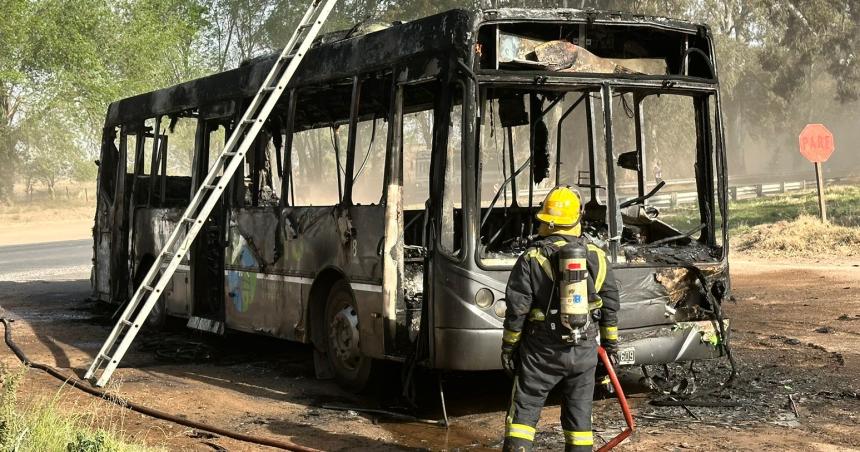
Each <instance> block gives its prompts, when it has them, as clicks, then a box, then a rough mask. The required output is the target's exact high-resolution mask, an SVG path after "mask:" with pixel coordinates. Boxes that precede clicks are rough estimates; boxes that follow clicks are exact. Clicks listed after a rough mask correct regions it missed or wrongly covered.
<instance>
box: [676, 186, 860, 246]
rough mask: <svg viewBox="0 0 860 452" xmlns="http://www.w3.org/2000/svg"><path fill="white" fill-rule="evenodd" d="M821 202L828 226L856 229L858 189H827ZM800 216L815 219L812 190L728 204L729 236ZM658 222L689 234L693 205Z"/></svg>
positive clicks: (859, 209) (859, 211) (694, 212)
mask: <svg viewBox="0 0 860 452" xmlns="http://www.w3.org/2000/svg"><path fill="white" fill-rule="evenodd" d="M824 199H825V202H826V203H827V218H828V220H829V221H830V223H832V224H834V225H838V226H847V227H860V186H853V185H841V186H833V187H830V188H828V189H827V191H826V192H825V195H824ZM804 215H807V216H818V195H817V194H816V192H815V190H806V191H799V192H791V193H786V194H784V195H778V196H766V197H762V198H755V199H744V200H741V201H734V202H729V233H730V234H731V235H733V236H735V235H737V234H741V233H744V232H748V231H749V230H750V228H752V227H753V226H757V225H760V224H771V223H776V222H779V221H787V220H796V219H798V218H800V217H801V216H804ZM660 218H661V219H662V220H663V221H666V222H667V223H669V224H671V225H673V226H676V227H678V229H681V230H689V229H691V228H693V227H694V226H696V225H697V224H698V221H699V210H698V207H697V206H694V205H691V206H683V207H680V208H676V209H673V210H671V211H668V209H666V210H665V211H664V213H662V214H661V215H660Z"/></svg>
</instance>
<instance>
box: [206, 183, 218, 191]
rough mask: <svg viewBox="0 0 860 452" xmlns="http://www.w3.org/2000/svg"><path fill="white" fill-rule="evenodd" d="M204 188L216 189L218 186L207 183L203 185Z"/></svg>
mask: <svg viewBox="0 0 860 452" xmlns="http://www.w3.org/2000/svg"><path fill="white" fill-rule="evenodd" d="M203 188H208V189H209V190H214V189H216V188H218V186H217V185H209V184H205V185H203Z"/></svg>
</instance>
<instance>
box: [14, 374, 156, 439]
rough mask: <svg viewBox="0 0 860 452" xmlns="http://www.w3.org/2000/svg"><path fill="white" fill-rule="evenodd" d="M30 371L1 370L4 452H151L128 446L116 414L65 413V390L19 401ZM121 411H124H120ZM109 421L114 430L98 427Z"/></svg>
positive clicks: (89, 411) (96, 410)
mask: <svg viewBox="0 0 860 452" xmlns="http://www.w3.org/2000/svg"><path fill="white" fill-rule="evenodd" d="M25 373H26V368H22V369H21V370H19V371H10V370H9V369H6V368H2V369H0V385H2V389H0V450H3V451H21V452H25V451H34V452H148V451H155V450H161V449H153V448H149V447H147V446H142V445H136V444H131V443H129V442H126V441H125V440H124V439H123V438H122V437H121V434H120V433H119V427H120V424H118V423H117V422H116V420H115V419H116V418H115V417H110V416H112V415H115V414H116V413H112V412H107V413H104V412H99V410H98V409H95V406H93V407H92V408H93V409H90V410H87V414H86V415H80V414H70V413H65V412H63V409H62V407H60V405H59V403H60V396H61V393H62V389H61V390H60V391H58V392H57V393H56V394H55V395H54V397H52V398H48V399H45V398H37V397H28V400H27V401H25V402H20V401H19V400H18V391H19V388H20V385H21V381H22V378H23V376H24V375H25ZM120 409H121V408H120ZM105 420H108V423H109V425H110V427H109V428H108V429H103V428H99V427H97V425H100V424H103V423H104V421H105Z"/></svg>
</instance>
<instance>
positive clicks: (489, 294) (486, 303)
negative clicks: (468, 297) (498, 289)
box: [475, 287, 495, 309]
mask: <svg viewBox="0 0 860 452" xmlns="http://www.w3.org/2000/svg"><path fill="white" fill-rule="evenodd" d="M494 299H495V297H493V291H492V290H490V289H487V288H486V287H484V288H483V289H480V290H478V293H476V294H475V304H476V305H478V307H479V308H481V309H487V308H489V307H490V306H491V305H492V304H493V300H494Z"/></svg>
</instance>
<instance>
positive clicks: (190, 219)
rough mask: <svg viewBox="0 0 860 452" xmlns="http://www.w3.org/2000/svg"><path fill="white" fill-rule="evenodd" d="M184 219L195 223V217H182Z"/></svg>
mask: <svg viewBox="0 0 860 452" xmlns="http://www.w3.org/2000/svg"><path fill="white" fill-rule="evenodd" d="M182 221H184V222H186V223H194V221H195V220H194V218H188V217H182Z"/></svg>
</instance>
